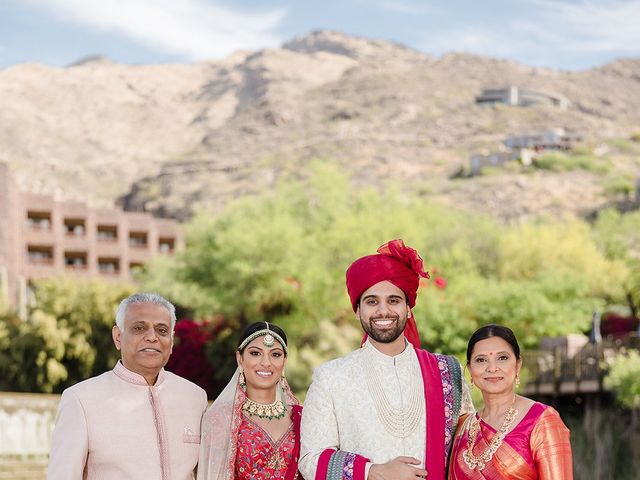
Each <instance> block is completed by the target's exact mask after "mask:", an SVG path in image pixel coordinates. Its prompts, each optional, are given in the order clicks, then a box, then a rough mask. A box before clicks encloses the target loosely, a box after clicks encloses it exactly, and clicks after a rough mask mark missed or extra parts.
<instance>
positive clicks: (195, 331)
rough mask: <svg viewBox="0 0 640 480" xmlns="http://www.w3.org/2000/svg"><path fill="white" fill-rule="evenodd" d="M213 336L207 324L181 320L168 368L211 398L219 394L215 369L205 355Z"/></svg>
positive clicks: (177, 324)
mask: <svg viewBox="0 0 640 480" xmlns="http://www.w3.org/2000/svg"><path fill="white" fill-rule="evenodd" d="M212 336H213V331H212V329H211V326H210V325H209V324H208V323H207V322H202V323H199V322H195V321H193V320H189V319H183V320H179V321H178V322H177V323H176V328H175V337H174V346H173V353H172V354H171V357H170V358H169V362H168V363H167V367H166V368H167V370H169V371H171V372H173V373H175V374H176V375H180V376H181V377H184V378H186V379H187V380H190V381H192V382H193V383H195V384H196V385H199V386H200V387H202V388H203V389H204V390H205V391H206V392H207V395H208V396H209V398H212V397H213V396H214V395H215V394H216V393H217V391H216V388H215V386H214V376H213V375H214V371H213V367H212V366H211V364H210V363H209V361H208V359H207V357H206V355H205V344H206V343H207V342H209V341H210V340H211V338H212Z"/></svg>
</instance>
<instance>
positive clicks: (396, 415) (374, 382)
mask: <svg viewBox="0 0 640 480" xmlns="http://www.w3.org/2000/svg"><path fill="white" fill-rule="evenodd" d="M369 348H375V347H372V346H368V347H367V348H365V351H366V352H367V357H368V358H367V359H366V361H365V362H364V365H365V369H364V370H365V376H366V379H367V386H368V387H369V393H370V394H371V398H372V399H373V403H374V405H375V407H376V411H377V413H378V418H379V419H380V421H381V422H382V425H383V427H384V429H385V430H386V431H387V432H389V433H390V434H391V435H393V436H394V437H397V438H407V437H408V436H409V435H411V434H412V433H413V432H414V431H415V430H416V428H418V425H419V424H420V418H421V417H422V412H423V411H424V393H423V391H422V390H421V387H422V382H421V381H419V380H420V379H421V378H422V376H421V375H420V371H419V367H418V364H417V363H418V362H414V361H412V360H413V359H411V358H410V359H409V361H410V362H411V375H410V378H409V379H408V380H409V382H410V389H409V398H408V401H407V405H406V407H405V408H395V407H394V406H393V405H392V404H391V402H389V399H388V398H387V395H386V393H385V391H384V389H383V388H382V382H381V381H380V378H379V377H378V375H377V374H376V371H375V358H374V356H373V354H372V352H370V351H369ZM409 353H410V352H409Z"/></svg>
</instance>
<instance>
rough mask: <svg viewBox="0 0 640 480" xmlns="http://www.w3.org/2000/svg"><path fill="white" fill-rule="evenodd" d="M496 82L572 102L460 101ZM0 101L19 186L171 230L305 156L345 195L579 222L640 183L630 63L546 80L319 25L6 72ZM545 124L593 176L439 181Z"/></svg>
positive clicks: (0, 148)
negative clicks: (278, 37)
mask: <svg viewBox="0 0 640 480" xmlns="http://www.w3.org/2000/svg"><path fill="white" fill-rule="evenodd" d="M506 85H516V86H519V87H522V88H530V89H534V90H537V91H548V92H555V93H557V94H560V95H563V96H565V97H566V98H567V99H569V101H570V105H569V107H568V108H566V109H561V108H558V107H556V106H553V105H548V104H540V105H533V106H529V107H517V106H507V105H496V106H486V105H479V104H477V103H476V102H475V98H476V96H477V95H479V94H480V93H481V92H482V90H483V89H484V88H487V87H496V86H497V87H502V86H506ZM0 105H1V108H0V126H1V128H0V161H5V162H7V163H9V164H10V165H11V166H12V167H13V170H14V172H15V173H16V176H17V177H18V180H19V183H20V185H21V187H22V188H23V189H25V190H32V191H33V190H35V191H43V192H49V193H54V194H56V195H57V196H59V197H67V198H78V199H83V200H88V201H90V202H93V203H100V202H112V201H113V200H114V199H116V198H118V197H120V198H121V200H120V201H121V202H122V203H123V204H124V205H125V207H126V208H129V209H146V210H150V211H155V212H157V213H160V214H164V215H172V216H177V217H179V218H186V217H188V216H189V214H190V213H191V212H192V211H193V209H194V208H195V207H196V206H197V205H205V206H208V207H211V208H213V209H219V208H221V207H222V206H223V205H224V204H225V203H226V202H228V201H229V200H230V199H232V198H235V197H238V196H241V195H246V194H251V193H253V192H257V191H260V190H262V189H265V188H270V187H272V186H273V185H274V183H275V182H276V181H277V179H278V178H280V177H281V176H282V175H285V174H294V175H304V173H305V165H306V164H307V163H308V162H309V161H311V160H312V159H317V158H320V159H326V160H327V161H333V162H336V163H337V164H338V165H340V166H341V167H342V168H344V169H345V170H346V171H347V172H350V173H353V174H354V176H353V178H354V183H357V184H373V185H377V186H379V187H380V188H384V185H385V184H387V183H388V182H389V181H390V180H393V181H394V182H401V183H402V184H403V185H405V186H406V188H407V189H410V190H413V191H416V192H418V193H419V194H421V195H424V196H425V198H430V199H435V200H437V201H440V202H445V203H448V204H451V205H454V206H456V207H459V208H469V209H474V210H477V211H487V212H490V213H492V214H495V215H497V216H499V217H501V218H506V219H511V218H520V217H523V216H525V217H526V216H531V215H539V214H547V213H548V214H552V215H556V214H564V213H566V212H573V213H577V214H585V213H588V212H591V211H593V210H595V209H598V208H601V207H602V206H604V205H606V204H608V203H609V202H611V201H612V197H611V195H610V193H608V190H607V185H611V183H612V182H615V181H616V179H619V178H625V179H635V178H637V177H640V144H639V143H638V142H634V141H631V140H627V139H629V138H636V137H635V136H634V133H637V132H640V60H639V59H628V60H618V61H615V62H613V63H610V64H607V65H604V66H602V67H600V68H595V69H591V70H585V71H577V72H573V71H558V70H551V69H545V68H534V67H529V66H525V65H520V64H517V63H514V62H510V61H504V60H495V59H490V58H485V57H480V56H476V55H469V54H449V55H446V56H444V57H442V58H439V59H436V58H432V57H429V56H427V55H424V54H422V53H420V52H417V51H415V50H411V49H408V48H406V47H403V46H401V45H397V44H394V43H390V42H384V41H375V40H368V39H363V38H356V37H350V36H346V35H343V34H340V33H337V32H329V31H320V32H314V33H311V34H309V35H307V36H303V37H299V38H294V39H293V40H291V41H289V42H287V43H285V44H284V45H283V46H282V48H279V49H266V50H261V51H258V52H237V53H236V54H234V55H232V56H230V57H228V58H226V59H224V60H222V61H215V62H206V63H199V64H194V65H148V66H132V65H118V64H115V63H112V62H110V61H108V60H107V59H104V58H101V57H98V58H89V59H84V60H82V61H79V62H76V63H75V64H74V65H72V66H69V67H67V68H52V67H45V66H42V65H35V64H25V65H18V66H14V67H10V68H6V69H4V70H0ZM556 127H563V128H565V129H567V130H568V131H571V132H576V133H579V134H580V135H582V136H583V137H584V139H585V146H584V147H583V149H584V150H585V151H587V150H588V151H589V152H599V153H598V155H601V156H602V155H604V156H606V161H607V162H608V163H609V164H610V168H609V169H608V170H607V172H605V173H603V172H602V171H593V170H590V169H588V168H585V169H570V170H567V171H554V170H553V169H552V170H536V169H533V170H531V169H529V170H526V169H521V168H513V167H510V168H506V169H504V170H500V171H496V170H495V169H494V170H491V174H490V175H482V176H479V177H473V178H464V175H457V176H456V175H455V173H456V172H460V171H463V170H464V169H465V168H466V167H467V165H468V163H469V156H470V155H471V154H472V153H475V152H490V151H494V150H496V149H497V148H498V147H499V145H500V143H501V142H502V140H503V139H504V138H505V137H506V136H507V135H520V134H526V133H532V132H536V131H540V130H545V129H551V128H556Z"/></svg>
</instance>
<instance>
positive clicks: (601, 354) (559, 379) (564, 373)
mask: <svg viewBox="0 0 640 480" xmlns="http://www.w3.org/2000/svg"><path fill="white" fill-rule="evenodd" d="M623 348H627V349H636V350H638V349H640V337H637V336H632V337H627V338H626V339H624V340H615V341H614V340H604V341H602V342H599V343H587V344H586V345H584V346H583V347H581V348H580V349H578V350H577V351H576V352H569V349H568V348H567V347H566V346H558V347H555V348H553V349H550V350H529V351H525V352H523V354H522V357H523V362H524V364H523V367H524V368H525V369H526V372H527V373H526V384H525V385H524V388H523V389H522V393H523V394H524V395H533V396H535V395H575V394H594V393H598V392H601V391H603V389H604V387H603V383H602V380H603V379H604V377H605V375H606V374H607V359H609V358H611V357H612V356H613V355H615V354H616V353H617V352H618V351H620V350H621V349H623Z"/></svg>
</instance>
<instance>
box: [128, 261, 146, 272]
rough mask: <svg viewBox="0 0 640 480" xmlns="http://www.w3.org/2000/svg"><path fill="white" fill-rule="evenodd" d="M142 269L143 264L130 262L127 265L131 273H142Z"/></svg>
mask: <svg viewBox="0 0 640 480" xmlns="http://www.w3.org/2000/svg"><path fill="white" fill-rule="evenodd" d="M143 268H144V264H143V263H140V262H131V263H129V270H130V271H131V273H136V272H140V271H142V269H143Z"/></svg>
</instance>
